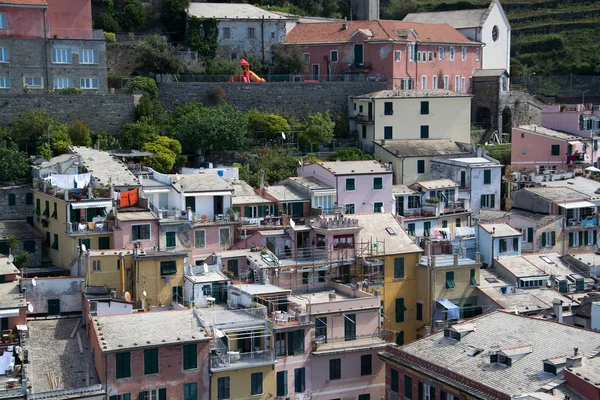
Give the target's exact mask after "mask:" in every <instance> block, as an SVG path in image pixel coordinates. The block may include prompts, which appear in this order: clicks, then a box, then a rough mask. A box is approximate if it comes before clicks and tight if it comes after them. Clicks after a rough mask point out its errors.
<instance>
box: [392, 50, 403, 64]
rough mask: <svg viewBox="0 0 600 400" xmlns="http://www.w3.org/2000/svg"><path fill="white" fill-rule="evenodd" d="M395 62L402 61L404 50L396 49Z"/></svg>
mask: <svg viewBox="0 0 600 400" xmlns="http://www.w3.org/2000/svg"><path fill="white" fill-rule="evenodd" d="M394 62H402V50H394Z"/></svg>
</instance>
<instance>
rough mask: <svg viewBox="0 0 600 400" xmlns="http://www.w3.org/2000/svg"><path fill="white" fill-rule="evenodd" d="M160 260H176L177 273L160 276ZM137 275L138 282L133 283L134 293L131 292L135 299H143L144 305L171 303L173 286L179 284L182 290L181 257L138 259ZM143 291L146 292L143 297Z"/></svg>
mask: <svg viewBox="0 0 600 400" xmlns="http://www.w3.org/2000/svg"><path fill="white" fill-rule="evenodd" d="M161 261H176V262H177V273H176V274H174V275H169V276H167V277H161V273H160V262H161ZM134 262H135V261H134ZM139 277H140V278H139V283H138V284H136V285H135V289H134V293H132V295H133V297H134V298H135V299H138V300H141V299H143V300H144V304H145V306H146V307H150V306H152V307H154V306H158V305H168V304H171V301H172V299H173V287H174V286H181V287H182V290H183V286H184V282H183V258H175V257H173V258H161V259H160V260H153V259H146V260H143V261H139ZM143 291H146V293H147V295H146V296H145V297H144V296H143ZM184 295H185V294H184Z"/></svg>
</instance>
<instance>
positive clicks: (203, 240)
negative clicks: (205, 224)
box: [194, 229, 206, 249]
mask: <svg viewBox="0 0 600 400" xmlns="http://www.w3.org/2000/svg"><path fill="white" fill-rule="evenodd" d="M198 232H202V237H203V238H202V242H203V245H202V247H199V246H197V242H198V239H197V238H196V234H197V233H198ZM194 248H195V249H205V248H206V229H196V230H195V231H194Z"/></svg>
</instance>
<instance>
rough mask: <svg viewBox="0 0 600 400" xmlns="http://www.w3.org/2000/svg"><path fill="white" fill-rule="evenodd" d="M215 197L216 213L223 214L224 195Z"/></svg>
mask: <svg viewBox="0 0 600 400" xmlns="http://www.w3.org/2000/svg"><path fill="white" fill-rule="evenodd" d="M213 199H214V210H215V215H217V214H223V196H215V197H213Z"/></svg>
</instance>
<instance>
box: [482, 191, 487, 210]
mask: <svg viewBox="0 0 600 400" xmlns="http://www.w3.org/2000/svg"><path fill="white" fill-rule="evenodd" d="M481 207H487V204H485V194H482V195H481Z"/></svg>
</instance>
